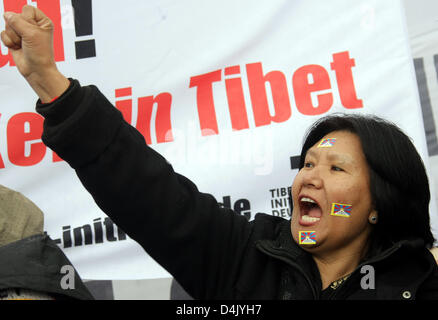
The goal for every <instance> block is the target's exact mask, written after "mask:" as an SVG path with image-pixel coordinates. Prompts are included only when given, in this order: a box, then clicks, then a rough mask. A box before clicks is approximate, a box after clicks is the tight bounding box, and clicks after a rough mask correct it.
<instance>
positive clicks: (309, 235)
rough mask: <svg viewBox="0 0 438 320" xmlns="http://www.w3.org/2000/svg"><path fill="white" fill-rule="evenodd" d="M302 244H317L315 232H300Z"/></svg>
mask: <svg viewBox="0 0 438 320" xmlns="http://www.w3.org/2000/svg"><path fill="white" fill-rule="evenodd" d="M299 238H300V244H316V233H315V231H299Z"/></svg>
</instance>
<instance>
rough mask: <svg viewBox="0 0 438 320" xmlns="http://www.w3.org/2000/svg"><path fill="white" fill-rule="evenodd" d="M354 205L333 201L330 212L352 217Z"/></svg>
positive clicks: (339, 215)
mask: <svg viewBox="0 0 438 320" xmlns="http://www.w3.org/2000/svg"><path fill="white" fill-rule="evenodd" d="M352 207H353V206H352V205H349V204H342V203H333V204H332V211H331V212H330V214H331V215H332V216H338V217H345V218H350V215H351V208H352Z"/></svg>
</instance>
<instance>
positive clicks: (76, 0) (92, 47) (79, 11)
mask: <svg viewBox="0 0 438 320" xmlns="http://www.w3.org/2000/svg"><path fill="white" fill-rule="evenodd" d="M71 4H72V6H73V12H74V17H75V31H76V36H77V37H82V36H90V35H93V14H92V11H91V0H71ZM75 47H76V59H83V58H90V57H95V56H96V43H95V41H94V39H90V40H82V41H76V42H75Z"/></svg>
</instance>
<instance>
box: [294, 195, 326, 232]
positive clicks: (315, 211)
mask: <svg viewBox="0 0 438 320" xmlns="http://www.w3.org/2000/svg"><path fill="white" fill-rule="evenodd" d="M299 205H300V220H299V223H300V225H302V226H312V225H314V224H316V223H317V222H319V220H321V217H322V210H321V207H320V206H319V204H318V203H317V202H316V201H315V200H314V199H312V198H310V197H308V196H300V197H299Z"/></svg>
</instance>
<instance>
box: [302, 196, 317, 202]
mask: <svg viewBox="0 0 438 320" xmlns="http://www.w3.org/2000/svg"><path fill="white" fill-rule="evenodd" d="M301 202H311V203H316V202H315V201H314V200H312V199H310V198H306V197H303V198H301Z"/></svg>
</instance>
